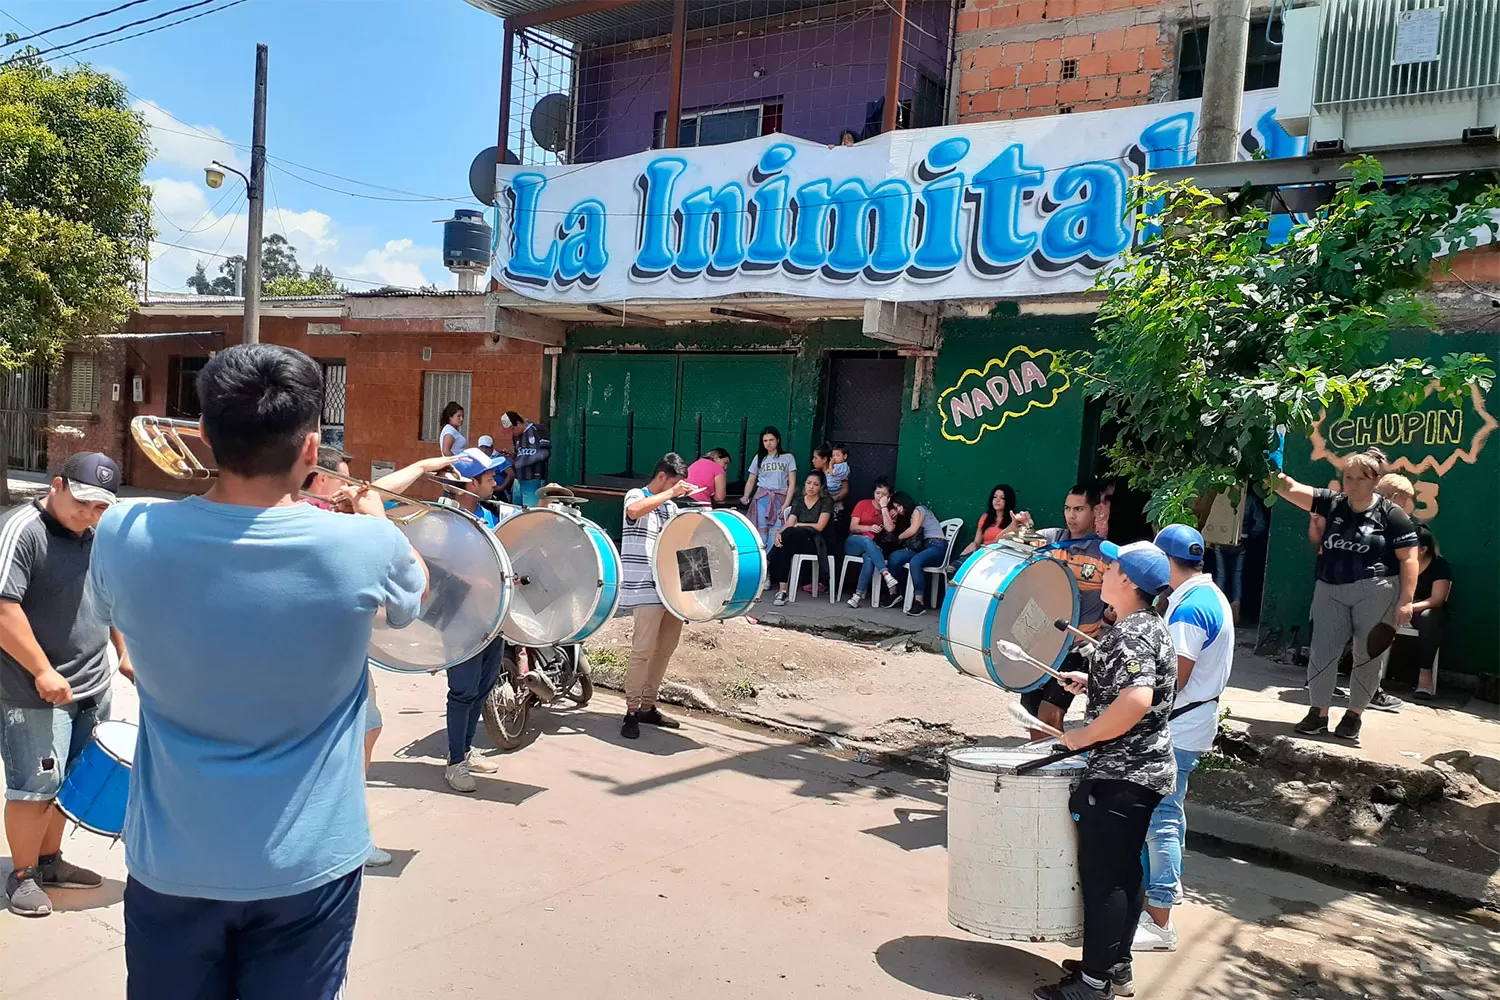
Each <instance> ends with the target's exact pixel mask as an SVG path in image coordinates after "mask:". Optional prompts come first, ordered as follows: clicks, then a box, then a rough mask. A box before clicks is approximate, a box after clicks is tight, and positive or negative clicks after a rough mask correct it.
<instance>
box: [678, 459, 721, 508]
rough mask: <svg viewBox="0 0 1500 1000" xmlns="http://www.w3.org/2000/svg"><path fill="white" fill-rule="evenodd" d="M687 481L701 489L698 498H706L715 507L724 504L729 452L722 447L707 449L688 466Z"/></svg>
mask: <svg viewBox="0 0 1500 1000" xmlns="http://www.w3.org/2000/svg"><path fill="white" fill-rule="evenodd" d="M687 481H688V482H690V483H692V484H693V485H694V486H698V487H701V488H702V489H703V491H704V492H703V493H700V494H698V499H700V500H708V501H710V502H711V503H712V504H713V505H714V506H715V507H722V506H724V497H725V496H726V495H727V493H728V491H729V452H727V451H725V450H724V449H723V448H710V449H708V451H706V452H704V453H703V457H702V458H700V459H698V461H696V462H694V463H693V464H692V465H690V466H688V471H687Z"/></svg>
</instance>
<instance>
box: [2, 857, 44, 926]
mask: <svg viewBox="0 0 1500 1000" xmlns="http://www.w3.org/2000/svg"><path fill="white" fill-rule="evenodd" d="M40 875H41V872H40V871H39V870H38V869H36V868H18V869H16V870H15V871H13V872H11V873H10V874H9V875H7V876H6V877H5V898H6V899H7V900H9V902H10V912H12V913H19V914H20V915H21V916H23V917H45V916H46V915H47V914H49V913H51V912H52V900H50V899H48V898H47V894H46V893H45V892H43V891H42V887H41V886H40V885H37V878H38V877H39V876H40Z"/></svg>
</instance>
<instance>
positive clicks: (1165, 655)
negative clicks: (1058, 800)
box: [1085, 611, 1177, 795]
mask: <svg viewBox="0 0 1500 1000" xmlns="http://www.w3.org/2000/svg"><path fill="white" fill-rule="evenodd" d="M1130 687H1149V688H1151V689H1152V697H1151V708H1150V709H1149V710H1147V712H1146V714H1145V715H1144V716H1142V718H1141V721H1139V722H1137V723H1136V724H1135V725H1134V726H1133V727H1131V729H1130V731H1129V732H1127V733H1125V734H1124V735H1123V736H1120V737H1119V738H1117V739H1114V740H1112V741H1110V742H1109V743H1107V744H1105V745H1103V746H1100V747H1099V748H1098V749H1095V750H1090V751H1089V757H1088V768H1087V770H1086V772H1085V776H1086V777H1090V778H1115V779H1119V780H1121V781H1133V782H1135V783H1136V784H1138V785H1144V786H1145V787H1147V788H1149V789H1151V790H1152V791H1155V792H1159V793H1161V794H1162V795H1170V794H1171V793H1172V792H1173V790H1174V789H1175V788H1176V787H1177V761H1176V758H1175V757H1173V755H1172V736H1171V732H1170V730H1168V728H1167V716H1168V715H1169V714H1171V711H1172V697H1173V693H1174V692H1175V691H1176V689H1177V651H1176V650H1175V649H1174V648H1173V646H1172V636H1171V633H1169V632H1168V631H1167V625H1166V622H1164V621H1162V620H1161V617H1160V616H1159V615H1157V614H1156V613H1155V612H1152V611H1137V612H1135V613H1134V614H1129V615H1126V616H1125V617H1124V618H1122V619H1120V621H1119V622H1117V623H1116V624H1115V627H1114V628H1112V629H1109V630H1108V631H1106V632H1105V633H1104V635H1103V637H1102V638H1101V639H1100V640H1099V651H1098V653H1096V654H1095V656H1094V665H1093V668H1092V669H1091V670H1090V671H1089V708H1088V719H1089V721H1090V722H1092V721H1093V720H1094V719H1096V718H1097V717H1098V716H1099V714H1100V713H1101V712H1103V711H1104V710H1105V709H1106V708H1108V707H1109V705H1110V703H1111V702H1113V701H1114V700H1115V699H1116V698H1118V697H1119V696H1120V692H1122V691H1124V690H1125V689H1126V688H1130Z"/></svg>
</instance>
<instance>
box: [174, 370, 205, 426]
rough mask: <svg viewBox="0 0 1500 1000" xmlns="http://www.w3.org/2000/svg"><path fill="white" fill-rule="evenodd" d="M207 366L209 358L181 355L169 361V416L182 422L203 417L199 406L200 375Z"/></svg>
mask: <svg viewBox="0 0 1500 1000" xmlns="http://www.w3.org/2000/svg"><path fill="white" fill-rule="evenodd" d="M206 364H208V359H207V358H185V357H183V356H182V355H180V354H174V355H172V356H171V357H170V358H168V359H167V416H169V417H176V418H178V419H180V420H197V419H198V418H199V417H201V416H203V409H202V407H200V406H199V405H198V373H199V372H201V371H202V370H203V366H204V365H206Z"/></svg>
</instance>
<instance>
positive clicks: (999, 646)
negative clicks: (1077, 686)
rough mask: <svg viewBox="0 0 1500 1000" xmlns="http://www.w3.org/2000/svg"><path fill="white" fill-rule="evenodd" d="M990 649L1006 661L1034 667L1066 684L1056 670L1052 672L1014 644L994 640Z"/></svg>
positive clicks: (1064, 678) (1065, 679)
mask: <svg viewBox="0 0 1500 1000" xmlns="http://www.w3.org/2000/svg"><path fill="white" fill-rule="evenodd" d="M990 648H991V649H992V650H993V651H994V652H996V653H999V654H1000V655H1001V656H1003V657H1005V658H1006V659H1007V660H1015V661H1016V662H1017V663H1029V664H1031V665H1032V666H1033V667H1036V668H1037V669H1038V670H1040V671H1041V672H1042V673H1044V674H1046V675H1047V676H1048V677H1055V678H1057V679H1058V680H1060V681H1063V682H1066V681H1067V680H1068V678H1067V677H1064V676H1063V675H1062V674H1060V673H1058V672H1057V671H1056V670H1053V669H1052V668H1051V667H1049V666H1047V664H1045V663H1043V662H1042V661H1041V660H1038V659H1037V658H1036V657H1034V656H1032V655H1031V654H1030V653H1028V652H1026V650H1024V649H1022V648H1021V647H1020V646H1017V645H1016V644H1015V643H1013V642H1010V641H1009V640H1006V639H996V640H995V642H994V644H993V645H992V646H991V647H990Z"/></svg>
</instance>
